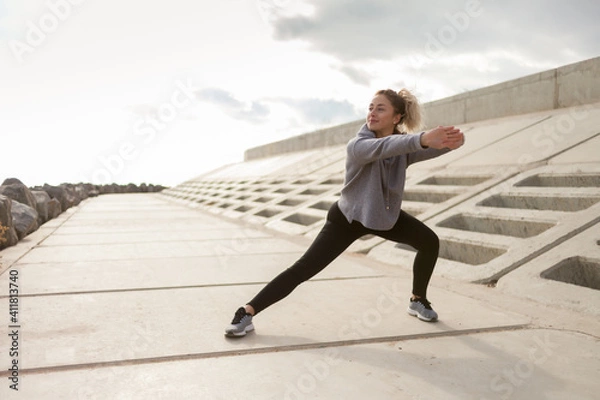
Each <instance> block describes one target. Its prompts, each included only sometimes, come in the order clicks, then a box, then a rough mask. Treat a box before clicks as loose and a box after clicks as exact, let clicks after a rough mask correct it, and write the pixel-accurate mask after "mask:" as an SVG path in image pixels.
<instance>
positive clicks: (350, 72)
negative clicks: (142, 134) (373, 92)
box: [337, 65, 372, 86]
mask: <svg viewBox="0 0 600 400" xmlns="http://www.w3.org/2000/svg"><path fill="white" fill-rule="evenodd" d="M337 69H338V70H339V71H340V72H341V73H343V74H344V75H346V76H347V77H348V78H350V80H351V81H352V82H354V83H356V84H358V85H364V86H370V85H371V79H372V76H371V74H369V73H368V72H366V71H364V70H362V69H360V68H357V67H353V66H351V65H344V66H341V67H337Z"/></svg>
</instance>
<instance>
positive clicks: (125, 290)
mask: <svg viewBox="0 0 600 400" xmlns="http://www.w3.org/2000/svg"><path fill="white" fill-rule="evenodd" d="M385 277H387V275H365V276H343V277H337V278H320V279H311V282H331V281H350V280H360V279H377V278H385ZM267 283H269V282H268V281H257V282H229V283H210V284H204V285H185V286H160V287H148V288H125V289H105V290H89V291H73V292H53V293H32V294H20V295H19V297H20V298H25V297H27V298H34V297H53V296H78V295H87V294H110V293H128V292H131V293H133V292H151V291H161V290H185V289H202V288H217V287H231V286H252V285H266V284H267ZM7 298H9V296H4V295H2V296H0V300H3V299H7Z"/></svg>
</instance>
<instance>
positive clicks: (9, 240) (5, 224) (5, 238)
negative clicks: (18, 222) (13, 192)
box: [0, 195, 19, 250]
mask: <svg viewBox="0 0 600 400" xmlns="http://www.w3.org/2000/svg"><path fill="white" fill-rule="evenodd" d="M18 241H19V237H18V236H17V231H16V230H15V227H14V226H13V218H12V200H11V199H10V198H8V197H6V196H2V195H0V250H2V249H4V248H6V247H9V246H14V245H15V244H17V242H18Z"/></svg>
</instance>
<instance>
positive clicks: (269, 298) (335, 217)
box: [248, 203, 366, 314]
mask: <svg viewBox="0 0 600 400" xmlns="http://www.w3.org/2000/svg"><path fill="white" fill-rule="evenodd" d="M365 233H366V232H365V229H364V227H362V225H360V224H356V223H352V224H349V223H348V221H347V220H346V218H345V217H344V215H343V214H342V212H341V211H340V209H339V208H338V206H337V203H336V204H334V205H333V206H332V207H331V209H330V210H329V212H328V214H327V221H326V222H325V226H323V229H321V232H319V234H318V235H317V237H316V238H315V240H314V242H313V243H312V245H311V246H310V247H309V248H308V250H307V251H306V253H304V255H303V256H302V257H301V258H300V259H299V260H298V261H296V262H295V263H294V264H293V265H292V266H291V267H289V268H288V269H286V270H285V271H283V272H282V273H281V274H279V275H278V276H276V277H275V278H274V279H273V280H272V281H271V282H269V283H268V284H267V285H266V286H265V287H264V288H263V289H262V290H261V291H260V292H259V293H258V294H257V295H256V296H255V297H254V298H253V299H252V300H250V301H249V302H248V305H250V306H251V307H252V308H253V309H254V313H255V314H258V313H259V312H261V311H262V310H264V309H265V308H267V307H269V306H270V305H272V304H274V303H276V302H278V301H279V300H281V299H283V298H284V297H286V296H287V295H289V294H290V293H291V292H292V291H293V290H294V289H295V288H296V287H297V286H298V285H299V284H301V283H302V282H305V281H307V280H309V279H310V278H312V277H313V276H315V275H316V274H318V273H319V272H320V271H322V270H323V269H324V268H325V267H326V266H327V265H329V264H330V263H331V262H332V261H333V260H335V259H336V258H337V257H338V256H339V255H340V254H341V253H342V252H343V251H344V250H345V249H346V248H348V246H350V245H351V244H352V242H354V241H355V240H356V239H358V238H359V237H360V236H362V235H363V234H365Z"/></svg>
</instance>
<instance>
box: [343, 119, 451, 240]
mask: <svg viewBox="0 0 600 400" xmlns="http://www.w3.org/2000/svg"><path fill="white" fill-rule="evenodd" d="M423 133H424V132H421V133H420V134H416V135H408V134H402V135H398V134H395V135H391V136H387V137H384V138H377V137H376V136H375V133H373V132H371V131H370V130H369V129H368V128H367V125H366V124H365V125H363V126H362V127H361V128H360V130H359V132H358V135H357V136H356V137H355V138H353V139H352V140H350V142H348V147H347V158H346V178H345V181H344V187H343V188H342V192H341V196H340V199H339V201H338V206H339V208H340V210H341V211H342V213H343V214H344V216H345V217H346V219H347V220H348V222H349V223H350V222H352V221H358V222H360V223H361V224H363V225H364V226H365V227H367V228H370V229H374V230H382V231H385V230H390V229H391V228H392V227H393V226H394V225H395V224H396V221H397V220H398V217H399V216H400V207H401V205H402V194H403V193H404V182H405V180H406V168H408V166H409V165H411V164H412V163H415V162H418V161H423V160H427V159H430V158H434V157H437V156H439V155H442V154H444V153H447V152H448V151H450V150H449V149H444V150H436V149H431V148H423V147H422V146H421V135H422V134H423Z"/></svg>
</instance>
